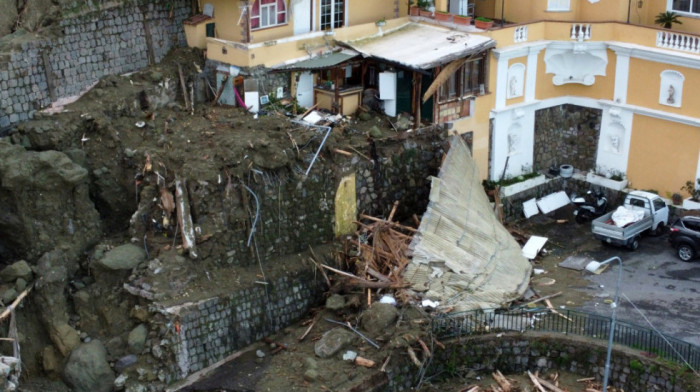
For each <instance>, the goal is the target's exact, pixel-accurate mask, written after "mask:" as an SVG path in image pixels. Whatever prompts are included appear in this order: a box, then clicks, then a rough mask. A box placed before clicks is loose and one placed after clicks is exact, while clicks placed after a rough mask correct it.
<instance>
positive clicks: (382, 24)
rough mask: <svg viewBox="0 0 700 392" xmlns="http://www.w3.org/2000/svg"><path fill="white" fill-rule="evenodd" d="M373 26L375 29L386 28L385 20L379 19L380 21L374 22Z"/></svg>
mask: <svg viewBox="0 0 700 392" xmlns="http://www.w3.org/2000/svg"><path fill="white" fill-rule="evenodd" d="M374 24H375V25H377V27H383V26H386V19H385V18H381V19H379V20H378V21H376V22H374Z"/></svg>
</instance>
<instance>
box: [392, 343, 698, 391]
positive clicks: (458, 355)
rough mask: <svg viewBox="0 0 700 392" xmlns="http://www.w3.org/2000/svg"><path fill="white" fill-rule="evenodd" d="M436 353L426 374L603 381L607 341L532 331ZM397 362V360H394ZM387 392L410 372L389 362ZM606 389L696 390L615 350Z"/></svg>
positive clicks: (669, 367)
mask: <svg viewBox="0 0 700 392" xmlns="http://www.w3.org/2000/svg"><path fill="white" fill-rule="evenodd" d="M442 343H443V344H444V345H445V346H446V348H445V349H444V350H441V349H436V351H435V352H434V356H433V361H432V363H431V367H430V369H429V370H428V373H429V374H445V375H447V377H450V376H452V377H454V376H458V375H460V373H461V372H462V371H464V372H466V370H462V369H472V370H476V371H477V372H479V371H480V372H484V373H488V374H490V373H491V372H493V371H495V370H500V371H501V372H502V373H504V374H513V373H522V372H526V371H528V370H530V371H535V370H538V371H540V372H541V373H542V372H546V371H554V370H560V371H567V372H571V373H574V374H578V375H581V377H596V379H598V380H602V378H603V373H604V370H605V357H606V349H607V342H605V341H596V340H591V339H585V338H581V337H577V336H566V335H554V334H544V333H537V332H526V333H504V334H498V335H496V334H490V335H479V336H471V337H467V338H461V339H455V340H452V341H443V342H442ZM397 362H398V361H397ZM393 365H394V366H393V367H392V370H393V371H392V372H391V373H389V379H390V382H389V387H388V388H386V390H389V391H396V390H405V388H406V387H407V384H410V382H407V380H411V379H412V378H411V376H412V375H415V374H416V373H417V372H416V371H415V367H409V366H407V365H406V364H400V363H394V364H393ZM610 385H611V386H615V387H618V388H622V389H623V390H625V391H626V392H648V391H669V392H671V391H672V392H692V391H698V390H700V380H698V378H697V377H696V376H695V375H694V374H693V373H692V372H691V371H690V370H689V369H688V368H685V367H682V366H680V365H678V364H676V363H673V362H669V361H665V360H660V359H654V358H650V357H648V356H645V355H643V353H642V352H639V351H636V350H632V349H629V348H626V347H621V346H615V347H614V350H613V353H612V359H611V364H610Z"/></svg>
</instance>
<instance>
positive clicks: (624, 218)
mask: <svg viewBox="0 0 700 392" xmlns="http://www.w3.org/2000/svg"><path fill="white" fill-rule="evenodd" d="M642 218H644V211H642V210H637V209H632V208H625V207H624V206H619V207H617V209H616V210H615V212H613V214H612V220H613V222H615V226H617V227H625V226H627V225H629V224H630V223H634V222H636V221H639V220H642Z"/></svg>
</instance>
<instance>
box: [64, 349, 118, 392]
mask: <svg viewBox="0 0 700 392" xmlns="http://www.w3.org/2000/svg"><path fill="white" fill-rule="evenodd" d="M63 379H64V381H65V382H66V383H67V384H68V385H69V386H71V387H72V388H73V390H74V391H76V392H109V391H111V390H112V389H113V388H114V379H115V377H114V372H112V369H111V368H110V367H109V363H107V350H105V348H104V346H102V343H100V341H99V340H93V341H91V342H89V343H83V344H81V345H80V346H78V347H77V348H76V349H75V350H73V352H72V353H71V354H70V357H69V358H68V362H67V363H66V367H65V368H64V369H63Z"/></svg>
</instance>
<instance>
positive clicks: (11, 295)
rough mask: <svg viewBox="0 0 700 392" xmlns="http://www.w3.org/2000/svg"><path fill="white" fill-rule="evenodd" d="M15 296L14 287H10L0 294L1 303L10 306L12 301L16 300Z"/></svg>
mask: <svg viewBox="0 0 700 392" xmlns="http://www.w3.org/2000/svg"><path fill="white" fill-rule="evenodd" d="M17 295H18V294H17V290H15V288H14V287H10V288H8V289H6V290H4V291H3V292H2V294H0V297H1V298H2V303H4V304H11V303H12V301H14V300H15V298H17Z"/></svg>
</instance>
